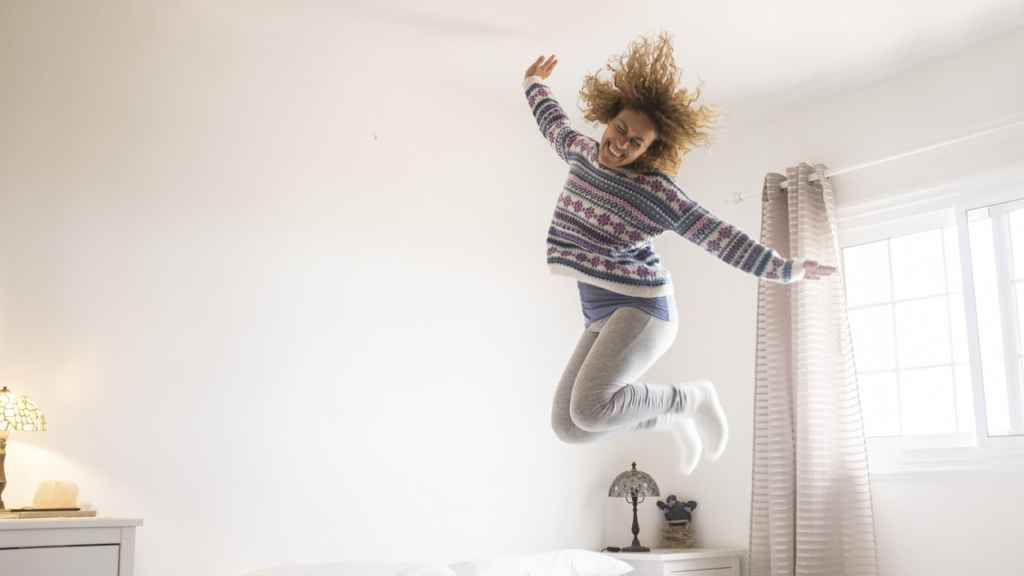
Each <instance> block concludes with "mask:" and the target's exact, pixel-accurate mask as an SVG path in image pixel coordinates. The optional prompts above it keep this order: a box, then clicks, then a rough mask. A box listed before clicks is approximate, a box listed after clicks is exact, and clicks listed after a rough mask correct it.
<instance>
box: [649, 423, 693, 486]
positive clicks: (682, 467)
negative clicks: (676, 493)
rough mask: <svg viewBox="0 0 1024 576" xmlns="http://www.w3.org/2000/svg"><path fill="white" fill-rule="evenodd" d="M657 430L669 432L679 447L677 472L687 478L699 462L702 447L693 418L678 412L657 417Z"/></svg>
mask: <svg viewBox="0 0 1024 576" xmlns="http://www.w3.org/2000/svg"><path fill="white" fill-rule="evenodd" d="M656 428H657V429H661V430H669V431H670V432H672V438H674V439H675V441H676V444H677V445H678V446H679V471H680V472H682V473H683V474H685V475H687V476H689V475H690V474H692V473H693V470H694V469H695V468H696V467H697V464H698V463H699V462H700V455H701V453H702V452H703V451H704V446H703V444H702V443H701V441H700V436H699V435H698V434H697V426H696V424H694V422H693V418H690V417H689V416H685V415H683V414H682V413H680V412H676V413H673V414H665V415H663V416H659V417H658V425H657V426H656Z"/></svg>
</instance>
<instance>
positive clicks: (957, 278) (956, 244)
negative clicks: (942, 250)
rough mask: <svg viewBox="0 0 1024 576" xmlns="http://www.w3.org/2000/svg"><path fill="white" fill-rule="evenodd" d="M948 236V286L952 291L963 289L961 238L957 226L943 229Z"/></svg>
mask: <svg viewBox="0 0 1024 576" xmlns="http://www.w3.org/2000/svg"><path fill="white" fill-rule="evenodd" d="M943 236H945V238H946V279H947V280H946V286H947V288H948V289H949V291H950V292H961V291H962V290H963V280H962V276H963V275H962V274H961V273H960V238H959V237H958V236H957V233H956V226H952V227H950V228H946V229H945V230H944V231H943Z"/></svg>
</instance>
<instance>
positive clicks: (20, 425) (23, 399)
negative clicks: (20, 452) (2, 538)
mask: <svg viewBox="0 0 1024 576" xmlns="http://www.w3.org/2000/svg"><path fill="white" fill-rule="evenodd" d="M45 430H46V418H45V417H44V416H43V412H42V410H40V409H39V407H38V406H36V403H35V402H33V401H31V400H29V399H28V397H27V396H24V395H22V394H15V393H14V392H11V391H10V390H8V389H7V387H6V386H4V387H3V388H0V510H4V500H3V494H4V488H6V487H7V476H6V475H5V474H4V460H5V459H6V458H7V434H8V433H9V432H43V431H45Z"/></svg>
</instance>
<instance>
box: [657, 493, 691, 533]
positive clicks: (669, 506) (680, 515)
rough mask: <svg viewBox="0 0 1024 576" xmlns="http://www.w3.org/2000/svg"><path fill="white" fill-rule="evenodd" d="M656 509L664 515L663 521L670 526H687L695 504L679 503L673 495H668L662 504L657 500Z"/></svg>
mask: <svg viewBox="0 0 1024 576" xmlns="http://www.w3.org/2000/svg"><path fill="white" fill-rule="evenodd" d="M658 508H661V511H662V512H664V513H665V520H667V521H668V523H669V524H670V525H673V526H677V525H682V526H688V525H689V524H690V519H691V517H692V514H691V513H692V512H693V511H694V510H695V509H696V508H697V503H696V502H695V501H693V500H690V501H689V502H680V501H679V500H678V499H677V498H676V496H675V494H669V495H668V498H666V499H665V501H664V502H662V501H661V500H658Z"/></svg>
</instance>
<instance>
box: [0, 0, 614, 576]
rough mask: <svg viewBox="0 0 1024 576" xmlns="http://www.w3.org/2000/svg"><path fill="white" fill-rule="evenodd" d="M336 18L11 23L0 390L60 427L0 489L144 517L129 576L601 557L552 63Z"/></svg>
mask: <svg viewBox="0 0 1024 576" xmlns="http://www.w3.org/2000/svg"><path fill="white" fill-rule="evenodd" d="M344 6H345V4H344V3H342V4H340V5H339V6H331V5H330V3H304V4H301V5H298V4H291V3H286V2H275V3H270V2H264V3H244V5H237V6H236V5H234V4H231V5H228V4H220V5H219V7H213V5H212V4H208V3H205V2H191V3H189V2H186V3H160V2H154V3H148V5H142V4H139V3H130V2H89V3H65V2H59V3H58V2H37V1H34V0H33V1H25V2H16V3H10V2H7V3H5V4H4V7H3V8H2V9H0V15H2V17H0V38H3V39H4V49H3V50H2V51H0V80H2V83H3V86H2V89H0V125H3V126H4V129H3V130H2V131H0V149H2V150H3V151H4V152H3V154H0V262H2V265H0V382H2V383H3V384H6V385H8V386H10V387H11V388H12V389H14V390H16V391H19V392H23V393H26V394H28V395H29V396H30V397H32V398H34V399H35V400H36V401H37V402H38V404H39V405H40V406H41V407H42V408H43V409H44V410H45V413H46V416H47V418H48V422H49V430H48V431H47V432H46V433H43V434H34V435H30V434H15V435H14V436H13V437H12V440H11V442H10V444H9V453H8V459H7V473H8V478H9V486H8V489H7V491H6V492H5V494H4V497H5V500H6V501H7V502H8V503H9V504H10V505H22V504H27V503H28V502H29V501H30V499H31V496H32V492H33V490H34V487H35V485H36V483H37V482H38V481H40V480H44V479H69V480H74V481H77V482H78V483H79V484H80V486H81V490H82V499H83V500H85V501H89V502H92V503H94V504H95V505H97V506H98V508H99V511H100V512H101V513H102V514H105V515H119V514H120V515H139V516H141V517H143V518H145V522H146V524H145V526H144V527H143V528H142V529H141V531H140V533H139V541H138V569H139V571H138V573H139V574H141V575H143V576H157V575H165V574H166V575H171V574H182V573H189V574H217V575H224V574H238V573H241V572H242V571H244V570H249V569H254V568H257V567H261V566H268V565H272V564H276V563H281V562H286V561H340V560H366V559H371V558H372V559H378V560H379V559H381V558H395V559H414V560H420V559H424V560H453V559H461V558H466V557H469V556H479V555H487V554H492V553H496V552H516V551H523V550H536V549H542V548H554V547H561V546H570V545H572V546H588V547H596V546H598V545H599V544H600V541H601V539H602V533H603V514H604V510H603V508H602V506H604V505H605V503H606V502H607V500H608V499H607V497H606V496H605V492H604V491H605V490H606V489H607V482H608V481H609V480H610V476H609V470H614V471H617V470H618V469H619V468H622V467H625V466H626V465H627V464H628V463H622V462H619V461H618V460H616V459H615V458H616V455H615V454H614V453H612V452H609V451H608V450H606V449H604V447H570V446H564V445H562V444H560V443H559V442H558V441H557V439H556V437H555V436H554V434H553V433H552V432H551V430H550V426H549V406H550V400H551V394H552V391H553V389H554V386H555V382H556V380H557V378H558V376H559V375H560V373H561V370H562V367H563V364H564V362H565V361H566V359H567V358H568V357H569V354H570V353H571V351H572V349H573V347H574V346H575V341H576V338H577V336H578V333H579V331H580V329H581V320H580V317H579V309H578V302H577V301H576V295H575V288H574V287H573V286H572V284H571V283H569V282H567V281H564V280H563V281H558V280H557V279H552V278H551V277H550V276H549V275H548V272H547V268H546V266H545V264H544V238H545V236H546V230H547V226H548V222H549V218H550V214H551V211H552V210H553V207H554V200H555V197H556V196H557V193H558V184H557V183H560V182H561V181H562V178H564V166H563V165H562V164H561V163H560V161H559V160H558V159H557V157H556V156H555V155H554V154H553V153H552V152H551V150H550V149H549V148H548V146H547V144H546V143H545V142H544V141H543V139H542V138H541V137H540V135H539V134H538V133H537V130H536V126H535V124H533V121H532V118H531V117H530V114H529V109H528V108H527V106H526V103H525V99H524V98H523V96H522V93H521V92H520V90H519V83H520V78H521V75H522V70H523V69H524V67H525V65H526V64H528V63H529V61H530V60H531V59H532V57H533V55H534V54H535V53H537V52H539V51H540V48H539V47H538V46H534V45H531V43H530V41H529V40H528V39H527V40H524V39H522V38H515V39H502V38H498V39H496V40H494V42H495V43H497V44H499V45H502V46H504V48H503V49H502V50H501V53H502V54H505V55H506V56H505V60H500V59H499V60H484V59H483V58H482V57H481V56H480V55H479V54H477V53H474V52H473V51H472V50H471V49H469V48H471V47H472V43H471V40H473V39H472V38H468V39H467V38H464V37H461V36H459V35H458V34H448V35H445V34H441V33H436V34H435V33H432V32H430V31H429V30H428V29H420V28H419V27H417V26H415V22H412V23H407V24H402V23H397V24H396V23H392V22H388V21H386V20H381V19H363V18H362V17H361V15H360V14H359V13H357V12H355V11H353V10H351V9H349V8H346V7H344ZM513 40H514V42H513ZM553 183H556V184H553Z"/></svg>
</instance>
